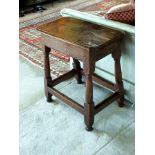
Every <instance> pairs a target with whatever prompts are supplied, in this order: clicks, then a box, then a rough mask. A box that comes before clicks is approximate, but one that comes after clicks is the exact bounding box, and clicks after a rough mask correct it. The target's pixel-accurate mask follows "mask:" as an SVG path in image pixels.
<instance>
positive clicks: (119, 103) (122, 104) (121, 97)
mask: <svg viewBox="0 0 155 155" xmlns="http://www.w3.org/2000/svg"><path fill="white" fill-rule="evenodd" d="M117 102H118V106H119V107H124V96H120V98H119V99H117Z"/></svg>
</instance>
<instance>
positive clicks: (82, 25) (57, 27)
mask: <svg viewBox="0 0 155 155" xmlns="http://www.w3.org/2000/svg"><path fill="white" fill-rule="evenodd" d="M37 29H38V30H39V31H41V32H43V33H44V34H48V35H52V36H54V37H56V38H60V39H63V40H65V41H68V42H70V43H73V44H77V45H79V46H83V47H86V48H90V47H99V46H101V45H107V44H109V43H110V42H112V41H114V40H115V39H116V40H117V39H118V38H119V37H121V36H122V33H121V32H119V31H117V30H112V29H109V28H107V27H104V26H100V25H96V24H93V23H90V22H86V21H82V20H78V19H74V18H70V17H63V18H60V19H58V20H55V21H52V22H49V23H47V24H43V25H41V26H39V27H38V28H37Z"/></svg>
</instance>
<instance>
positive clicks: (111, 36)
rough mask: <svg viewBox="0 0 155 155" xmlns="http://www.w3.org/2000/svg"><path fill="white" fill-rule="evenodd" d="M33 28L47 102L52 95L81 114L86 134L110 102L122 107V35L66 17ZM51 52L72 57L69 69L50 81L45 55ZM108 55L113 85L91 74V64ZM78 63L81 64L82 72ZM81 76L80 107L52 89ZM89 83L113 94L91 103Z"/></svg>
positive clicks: (91, 95)
mask: <svg viewBox="0 0 155 155" xmlns="http://www.w3.org/2000/svg"><path fill="white" fill-rule="evenodd" d="M37 29H38V30H39V31H40V32H41V35H42V42H43V48H44V85H45V95H46V98H47V101H48V102H51V101H52V95H54V96H56V97H58V98H59V99H61V100H62V101H64V102H65V103H66V104H68V105H69V106H71V107H72V108H74V109H76V110H77V111H78V112H80V113H81V114H83V115H84V122H85V124H86V130H87V131H92V130H93V127H92V126H93V123H94V116H95V114H97V113H98V112H100V111H101V110H102V109H104V108H105V107H106V106H108V105H109V104H110V103H112V102H113V101H115V100H117V102H118V105H119V106H120V107H123V105H124V88H123V81H122V73H121V65H120V58H121V40H122V38H123V36H124V35H123V33H122V32H119V31H117V30H113V29H110V28H107V27H104V26H100V25H96V24H93V23H90V22H86V21H82V20H78V19H74V18H70V17H63V18H60V19H58V20H55V21H52V22H49V23H47V24H43V25H41V26H39V27H38V28H37ZM51 49H54V50H57V51H59V52H61V53H63V54H66V55H68V56H70V57H72V58H73V69H72V70H70V71H69V72H67V73H65V74H64V75H61V76H60V77H58V78H56V79H54V80H52V77H51V74H50V60H49V53H50V51H51ZM109 54H111V55H112V58H113V59H114V65H115V81H116V83H112V82H110V81H109V80H107V79H104V78H103V77H100V76H98V75H97V74H95V73H94V71H95V63H96V62H97V61H98V60H100V59H102V58H104V57H106V56H108V55H109ZM79 61H81V62H83V69H82V68H81V66H80V62H79ZM82 75H84V76H85V79H86V92H85V103H84V106H82V105H80V104H79V103H77V102H76V101H74V100H72V99H71V98H69V97H68V96H66V95H64V94H63V93H61V92H60V91H58V90H57V89H56V88H54V86H56V85H57V84H59V83H61V82H63V81H65V80H68V79H70V78H72V77H74V76H75V77H76V79H77V83H78V84H80V83H82ZM93 81H95V82H97V83H99V84H100V85H103V86H104V87H106V88H108V89H110V90H112V91H113V94H112V95H111V96H110V97H108V98H106V99H105V100H103V101H102V102H100V103H99V104H97V105H96V106H95V105H94V102H93ZM103 89H104V88H103Z"/></svg>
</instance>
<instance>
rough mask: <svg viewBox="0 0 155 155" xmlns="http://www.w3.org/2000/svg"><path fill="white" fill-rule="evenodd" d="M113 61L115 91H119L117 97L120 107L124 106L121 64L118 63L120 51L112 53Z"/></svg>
mask: <svg viewBox="0 0 155 155" xmlns="http://www.w3.org/2000/svg"><path fill="white" fill-rule="evenodd" d="M112 56H113V58H114V61H115V80H116V91H118V92H119V99H118V100H117V101H118V105H119V106H120V107H123V106H124V86H123V81H122V71H121V65H120V57H121V52H120V51H119V52H118V53H114V54H113V55H112Z"/></svg>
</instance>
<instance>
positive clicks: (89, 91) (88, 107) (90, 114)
mask: <svg viewBox="0 0 155 155" xmlns="http://www.w3.org/2000/svg"><path fill="white" fill-rule="evenodd" d="M85 95H86V96H85V104H84V121H85V124H86V130H87V131H92V130H93V128H92V126H93V123H94V102H93V85H92V75H90V74H89V75H86V94H85Z"/></svg>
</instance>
